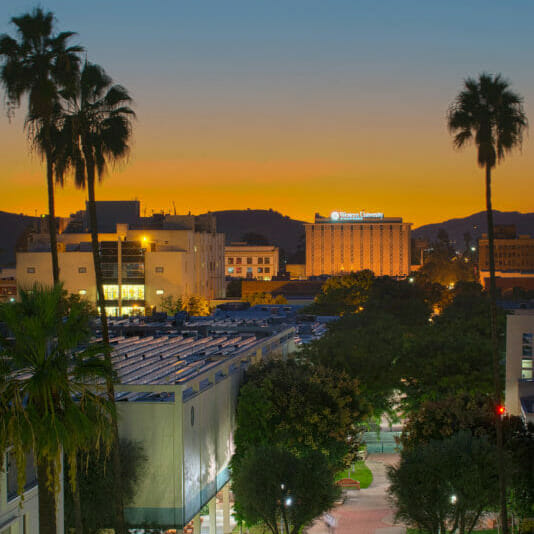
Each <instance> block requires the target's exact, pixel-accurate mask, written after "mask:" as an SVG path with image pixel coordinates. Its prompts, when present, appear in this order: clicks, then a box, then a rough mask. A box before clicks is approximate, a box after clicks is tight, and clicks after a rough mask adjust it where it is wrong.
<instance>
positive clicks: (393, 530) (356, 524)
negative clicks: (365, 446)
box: [308, 454, 406, 534]
mask: <svg viewBox="0 0 534 534" xmlns="http://www.w3.org/2000/svg"><path fill="white" fill-rule="evenodd" d="M398 459H399V455H398V454H370V455H369V456H368V458H367V460H366V463H367V465H368V467H369V469H370V470H371V472H372V473H373V482H372V484H371V485H370V486H369V487H368V488H367V489H364V490H346V491H345V497H346V498H345V502H344V503H343V504H341V505H339V506H336V507H335V508H334V509H333V510H331V511H330V515H331V516H333V517H334V518H335V519H336V521H337V525H336V527H335V528H333V529H331V528H329V527H328V525H326V523H325V522H324V520H323V519H322V518H319V519H317V520H316V521H315V522H314V523H313V525H312V526H311V527H310V528H309V529H308V534H349V533H350V534H352V533H357V534H405V532H406V528H405V527H404V526H402V525H395V522H394V510H393V509H392V508H391V506H390V504H389V502H388V500H387V489H388V486H389V483H388V480H387V477H386V466H387V465H390V464H394V463H396V462H397V461H398Z"/></svg>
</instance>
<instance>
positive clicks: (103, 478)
mask: <svg viewBox="0 0 534 534" xmlns="http://www.w3.org/2000/svg"><path fill="white" fill-rule="evenodd" d="M119 450H120V455H121V460H122V461H121V470H122V476H121V482H122V483H121V489H122V500H123V502H124V504H125V505H128V504H129V503H130V502H131V501H132V499H133V497H134V495H135V490H136V485H137V483H138V482H139V480H140V479H141V477H142V476H143V475H144V469H145V467H146V461H147V458H146V456H145V455H144V453H143V449H142V447H141V445H140V444H139V443H136V442H133V441H129V440H124V439H121V440H120V444H119ZM78 465H79V466H80V470H79V475H78V484H79V492H80V502H81V513H82V521H83V525H84V531H85V532H86V533H88V534H92V533H94V532H96V531H97V530H98V529H100V528H109V527H110V525H113V524H114V521H115V518H114V510H113V507H111V506H110V503H111V502H113V491H114V488H115V484H114V480H113V465H112V462H111V459H110V458H109V456H107V455H106V454H104V453H103V452H101V453H100V454H98V453H96V452H93V453H92V454H89V455H88V454H86V453H80V454H79V455H78ZM74 515H75V512H74V502H73V493H72V489H71V488H70V487H67V488H65V524H66V526H67V528H69V527H74V526H75V519H74Z"/></svg>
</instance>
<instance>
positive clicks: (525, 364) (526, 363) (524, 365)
mask: <svg viewBox="0 0 534 534" xmlns="http://www.w3.org/2000/svg"><path fill="white" fill-rule="evenodd" d="M521 378H526V379H531V378H532V358H523V359H522V360H521Z"/></svg>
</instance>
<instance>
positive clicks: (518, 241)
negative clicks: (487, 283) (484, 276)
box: [478, 225, 534, 273]
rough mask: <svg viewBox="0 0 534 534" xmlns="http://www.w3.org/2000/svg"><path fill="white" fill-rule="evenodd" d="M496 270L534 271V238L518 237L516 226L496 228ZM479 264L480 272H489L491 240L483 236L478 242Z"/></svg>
mask: <svg viewBox="0 0 534 534" xmlns="http://www.w3.org/2000/svg"><path fill="white" fill-rule="evenodd" d="M494 247H495V270H496V271H516V272H519V273H521V272H526V271H530V272H533V271H534V238H532V237H530V236H529V235H517V234H516V230H515V226H514V225H509V226H502V225H501V226H499V225H496V226H495V239H494ZM478 262H479V268H480V271H489V240H488V236H487V234H483V235H482V238H481V239H479V240H478Z"/></svg>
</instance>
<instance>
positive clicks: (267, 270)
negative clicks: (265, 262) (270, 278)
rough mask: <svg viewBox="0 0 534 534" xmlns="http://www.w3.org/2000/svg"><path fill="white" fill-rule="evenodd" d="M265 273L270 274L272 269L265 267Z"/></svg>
mask: <svg viewBox="0 0 534 534" xmlns="http://www.w3.org/2000/svg"><path fill="white" fill-rule="evenodd" d="M263 272H264V273H270V272H271V268H270V267H264V268H263Z"/></svg>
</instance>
